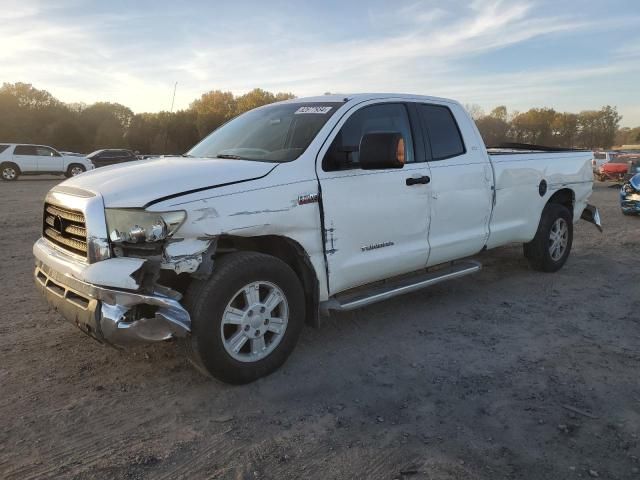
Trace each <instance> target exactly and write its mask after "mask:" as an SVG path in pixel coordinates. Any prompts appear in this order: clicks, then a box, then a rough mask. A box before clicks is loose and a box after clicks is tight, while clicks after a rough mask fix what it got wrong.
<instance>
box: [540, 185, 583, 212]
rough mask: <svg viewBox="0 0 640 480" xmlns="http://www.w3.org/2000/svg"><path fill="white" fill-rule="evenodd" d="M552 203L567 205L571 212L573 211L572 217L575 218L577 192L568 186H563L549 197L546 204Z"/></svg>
mask: <svg viewBox="0 0 640 480" xmlns="http://www.w3.org/2000/svg"><path fill="white" fill-rule="evenodd" d="M550 203H555V204H558V205H563V206H565V207H567V209H568V210H569V212H571V217H572V218H573V216H574V211H573V210H574V207H575V204H576V193H575V192H574V191H573V190H572V189H570V188H566V187H565V188H561V189H560V190H557V191H555V192H554V193H553V195H551V197H549V200H547V203H546V205H548V204H550ZM546 205H545V206H546Z"/></svg>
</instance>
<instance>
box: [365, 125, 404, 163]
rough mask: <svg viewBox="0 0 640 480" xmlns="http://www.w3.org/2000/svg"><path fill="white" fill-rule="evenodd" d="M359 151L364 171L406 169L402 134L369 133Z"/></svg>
mask: <svg viewBox="0 0 640 480" xmlns="http://www.w3.org/2000/svg"><path fill="white" fill-rule="evenodd" d="M359 150H360V168H362V169H363V170H378V169H384V168H402V167H404V162H405V143H404V138H403V137H402V134H400V133H397V132H391V133H389V132H380V133H367V134H366V135H365V136H363V137H362V140H361V141H360V149H359Z"/></svg>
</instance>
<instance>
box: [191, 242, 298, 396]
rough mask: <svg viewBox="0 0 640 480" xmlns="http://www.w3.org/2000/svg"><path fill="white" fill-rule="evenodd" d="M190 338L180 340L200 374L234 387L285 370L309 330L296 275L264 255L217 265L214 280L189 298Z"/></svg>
mask: <svg viewBox="0 0 640 480" xmlns="http://www.w3.org/2000/svg"><path fill="white" fill-rule="evenodd" d="M185 306H186V308H187V310H188V311H189V313H190V315H191V327H192V328H191V335H190V336H189V337H187V338H185V339H182V340H181V343H182V345H183V347H184V349H185V351H186V353H187V356H188V357H189V360H190V361H191V363H193V364H194V366H195V367H197V368H198V369H199V370H200V371H201V372H203V373H205V374H207V375H211V376H213V377H215V378H217V379H218V380H221V381H223V382H227V383H233V384H243V383H249V382H252V381H254V380H256V379H258V378H260V377H263V376H265V375H268V374H270V373H272V372H273V371H274V370H276V369H277V368H278V367H280V366H281V365H282V364H283V363H284V362H285V360H286V359H287V357H288V356H289V355H290V354H291V352H292V351H293V349H294V347H295V344H296V342H297V340H298V337H299V336H300V332H301V330H302V326H303V324H304V291H303V289H302V286H301V284H300V281H299V280H298V277H297V276H296V274H295V273H294V271H293V270H292V269H291V268H290V267H289V266H288V265H287V264H286V263H284V262H282V261H281V260H279V259H277V258H275V257H272V256H269V255H264V254H261V253H255V252H235V253H230V254H227V255H225V256H223V257H221V258H220V259H219V260H217V261H216V264H215V269H214V273H213V275H212V277H211V278H210V279H209V280H206V281H200V280H194V282H193V283H192V284H191V285H190V286H189V288H188V289H187V292H186V295H185Z"/></svg>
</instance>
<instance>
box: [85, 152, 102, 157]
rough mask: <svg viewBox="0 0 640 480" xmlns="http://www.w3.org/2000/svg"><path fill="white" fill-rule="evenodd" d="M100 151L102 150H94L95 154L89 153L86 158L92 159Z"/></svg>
mask: <svg viewBox="0 0 640 480" xmlns="http://www.w3.org/2000/svg"><path fill="white" fill-rule="evenodd" d="M101 151H102V150H96V151H95V152H91V153H90V154H89V155H87V158H93V157H94V156H96V155H97V154H99V153H100V152H101Z"/></svg>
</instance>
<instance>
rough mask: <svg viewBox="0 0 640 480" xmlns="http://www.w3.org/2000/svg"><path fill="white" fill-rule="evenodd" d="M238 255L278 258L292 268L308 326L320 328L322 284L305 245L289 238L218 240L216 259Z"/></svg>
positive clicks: (227, 237) (225, 237) (232, 236)
mask: <svg viewBox="0 0 640 480" xmlns="http://www.w3.org/2000/svg"><path fill="white" fill-rule="evenodd" d="M235 251H253V252H259V253H264V254H266V255H271V256H273V257H276V258H278V259H280V260H282V261H283V262H285V263H286V264H287V265H289V266H290V267H291V268H292V269H293V271H294V272H295V274H296V276H297V277H298V279H299V280H300V283H301V284H302V288H303V290H304V293H305V299H304V301H305V323H307V324H308V325H311V326H313V327H318V326H319V323H320V317H319V310H318V305H319V299H320V284H319V281H318V277H317V275H316V272H315V269H314V268H313V265H312V263H311V260H310V258H309V255H308V254H307V252H306V251H305V249H304V248H303V247H302V245H300V244H299V243H298V242H296V241H295V240H293V239H291V238H289V237H284V236H280V235H264V236H258V237H241V236H236V235H221V236H220V237H218V239H217V243H216V249H215V251H214V253H213V255H214V258H215V257H217V256H220V255H224V254H225V253H230V252H235ZM214 265H215V260H214ZM214 271H215V266H214Z"/></svg>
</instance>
